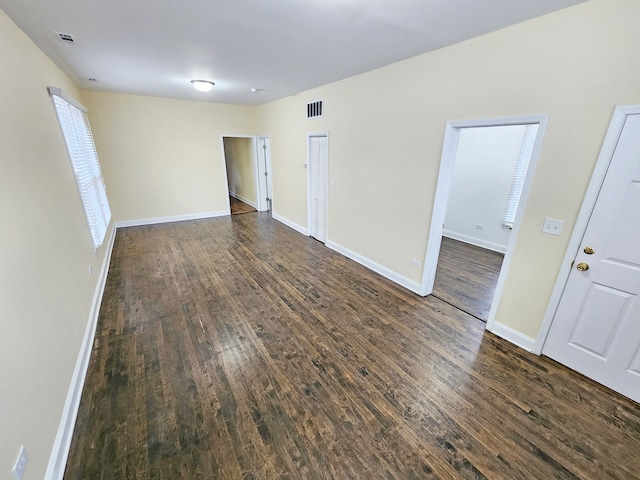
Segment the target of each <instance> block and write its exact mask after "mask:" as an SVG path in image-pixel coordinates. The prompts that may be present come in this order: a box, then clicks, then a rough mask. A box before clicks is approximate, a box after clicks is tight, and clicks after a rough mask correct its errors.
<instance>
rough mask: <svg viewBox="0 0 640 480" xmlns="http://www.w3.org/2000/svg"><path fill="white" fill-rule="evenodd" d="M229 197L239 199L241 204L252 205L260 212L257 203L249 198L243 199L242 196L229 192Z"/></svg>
mask: <svg viewBox="0 0 640 480" xmlns="http://www.w3.org/2000/svg"><path fill="white" fill-rule="evenodd" d="M229 195H231V196H232V197H233V198H237V199H238V200H240V201H241V202H244V203H246V204H247V205H251V206H252V207H253V208H255V209H256V210H258V206H257V205H256V202H252V201H251V200H249V199H248V198H245V197H243V196H242V195H238V194H237V193H235V192H229Z"/></svg>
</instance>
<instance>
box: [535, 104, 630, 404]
mask: <svg viewBox="0 0 640 480" xmlns="http://www.w3.org/2000/svg"><path fill="white" fill-rule="evenodd" d="M587 247H592V248H593V249H594V250H595V252H594V253H592V254H588V253H587V252H586V251H585V248H587ZM580 263H586V264H587V265H588V266H589V268H588V270H586V271H580V270H578V269H577V266H578V265H579V264H580ZM639 295H640V114H635V115H629V116H628V117H627V119H626V121H625V124H624V126H623V129H622V133H621V134H620V138H619V139H618V143H617V145H616V148H615V151H614V154H613V156H612V158H611V163H610V165H609V169H608V170H607V174H606V176H605V179H604V182H603V184H602V188H601V190H600V193H599V195H598V199H597V201H596V205H595V207H594V209H593V212H592V214H591V217H590V219H589V223H588V225H587V228H586V230H585V233H584V237H583V240H582V244H581V246H580V250H579V252H578V254H577V256H576V258H575V262H574V266H573V270H572V272H571V274H570V275H569V279H568V281H567V284H566V286H565V290H564V292H563V295H562V299H561V300H560V304H559V306H558V309H557V311H556V315H555V317H554V320H553V324H552V326H551V329H550V331H549V336H548V337H547V341H546V342H545V345H544V349H543V353H544V354H545V355H548V356H549V357H551V358H553V359H555V360H557V361H559V362H561V363H563V364H565V365H567V366H569V367H571V368H573V369H575V370H577V371H579V372H581V373H583V374H585V375H587V376H589V377H591V378H593V379H594V380H596V381H598V382H600V383H602V384H604V385H606V386H608V387H610V388H612V389H614V390H616V391H618V392H620V393H622V394H623V395H626V396H628V397H630V398H632V399H634V400H636V401H640V301H639V300H638V296H639Z"/></svg>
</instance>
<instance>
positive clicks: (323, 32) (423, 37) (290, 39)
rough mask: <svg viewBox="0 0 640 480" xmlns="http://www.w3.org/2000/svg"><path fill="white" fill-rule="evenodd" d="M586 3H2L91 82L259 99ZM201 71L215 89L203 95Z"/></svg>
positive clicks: (191, 95)
mask: <svg viewBox="0 0 640 480" xmlns="http://www.w3.org/2000/svg"><path fill="white" fill-rule="evenodd" d="M582 1H584V0H0V8H2V10H4V12H5V13H6V14H7V15H9V16H10V17H11V18H12V19H13V21H14V22H15V23H16V24H17V25H18V26H19V27H20V28H21V29H22V30H23V31H24V32H25V33H26V34H27V35H29V37H31V39H33V41H34V42H35V43H36V44H37V45H38V46H39V47H40V48H41V49H42V50H43V51H44V52H45V53H46V54H47V55H48V56H49V57H50V58H51V59H53V61H54V62H56V64H57V65H58V66H60V67H61V68H62V70H64V71H65V73H67V75H69V76H70V77H71V78H72V79H73V80H74V81H75V82H76V83H77V84H78V85H79V86H80V87H81V88H86V89H96V90H108V91H113V92H124V93H133V94H141V95H153V96H159V97H170V98H182V99H191V100H204V101H212V102H222V103H232V104H244V105H257V104H262V103H266V102H269V101H272V100H276V99H279V98H282V97H285V96H288V95H293V94H296V93H299V92H302V91H304V90H308V89H310V88H313V87H317V86H320V85H324V84H327V83H330V82H333V81H336V80H339V79H342V78H346V77H350V76H352V75H356V74H359V73H363V72H366V71H369V70H372V69H374V68H377V67H381V66H383V65H388V64H390V63H393V62H396V61H399V60H403V59H405V58H409V57H412V56H415V55H419V54H421V53H425V52H428V51H431V50H435V49H438V48H441V47H444V46H447V45H451V44H454V43H457V42H460V41H463V40H466V39H469V38H472V37H475V36H478V35H482V34H484V33H488V32H491V31H495V30H498V29H501V28H504V27H506V26H508V25H512V24H515V23H518V22H522V21H524V20H528V19H530V18H534V17H537V16H540V15H544V14H546V13H550V12H553V11H555V10H560V9H562V8H566V7H569V6H572V5H576V4H578V3H581V2H582ZM54 31H58V32H64V33H70V34H72V35H74V36H75V40H76V44H75V45H68V44H65V43H63V42H62V41H61V40H59V39H58V37H57V36H56V35H55V34H54ZM91 77H93V78H96V79H97V80H98V82H97V83H91V82H89V81H87V78H91ZM191 79H208V80H212V81H214V82H215V83H216V86H215V87H214V89H213V90H212V91H211V92H209V93H200V92H196V91H195V90H194V89H193V87H192V86H191V84H190V83H189V80H191ZM251 88H259V89H263V90H264V91H263V92H259V93H251V91H250V90H251Z"/></svg>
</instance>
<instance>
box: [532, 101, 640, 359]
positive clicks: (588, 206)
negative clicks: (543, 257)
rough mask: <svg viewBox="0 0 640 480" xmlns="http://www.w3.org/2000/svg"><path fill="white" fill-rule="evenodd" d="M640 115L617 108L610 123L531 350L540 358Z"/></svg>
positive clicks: (635, 108) (632, 108) (636, 109)
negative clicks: (622, 146)
mask: <svg viewBox="0 0 640 480" xmlns="http://www.w3.org/2000/svg"><path fill="white" fill-rule="evenodd" d="M637 114H640V105H624V106H617V107H616V108H615V110H614V112H613V116H612V117H611V122H610V123H609V129H608V130H607V134H606V136H605V139H604V142H603V143H602V148H601V150H600V155H599V156H598V160H597V161H596V166H595V168H594V170H593V174H592V175H591V180H589V186H588V188H587V192H586V194H585V196H584V200H583V201H582V207H581V208H580V213H579V214H578V218H577V220H576V223H575V225H574V227H573V231H572V233H571V237H570V239H569V244H568V246H567V250H566V253H565V255H564V258H563V260H562V265H561V267H560V272H559V273H558V277H557V278H556V283H555V285H554V287H553V290H552V292H551V297H550V298H549V303H548V304H547V309H546V311H545V314H544V317H543V319H542V325H541V326H540V330H539V331H538V335H537V337H536V341H535V343H534V345H533V348H532V350H531V352H532V353H535V354H536V355H540V354H541V353H542V349H543V347H544V343H545V342H546V340H547V336H548V335H549V331H550V330H551V324H552V323H553V319H554V317H555V315H556V311H557V310H558V306H559V305H560V300H561V299H562V295H563V293H564V289H565V286H566V284H567V282H568V281H569V275H570V274H571V268H572V262H573V260H574V259H575V257H576V255H577V254H578V250H579V249H580V245H581V244H582V239H583V237H584V234H585V231H586V230H587V226H588V224H589V219H590V218H591V213H592V212H593V209H594V208H595V206H596V202H597V201H598V195H599V194H600V189H601V187H602V184H603V183H604V179H605V177H606V175H607V170H608V169H609V165H610V164H611V160H612V159H613V154H614V153H615V150H616V147H617V145H618V139H619V138H620V135H621V134H622V129H623V128H624V124H625V122H626V119H627V116H629V115H637Z"/></svg>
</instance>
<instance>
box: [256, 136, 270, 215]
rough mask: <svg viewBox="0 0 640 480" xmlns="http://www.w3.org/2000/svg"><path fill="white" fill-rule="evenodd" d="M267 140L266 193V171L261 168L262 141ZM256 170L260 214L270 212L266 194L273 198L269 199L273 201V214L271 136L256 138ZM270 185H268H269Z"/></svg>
mask: <svg viewBox="0 0 640 480" xmlns="http://www.w3.org/2000/svg"><path fill="white" fill-rule="evenodd" d="M264 139H266V140H267V141H268V142H267V143H268V146H267V156H266V158H267V160H266V162H267V165H266V171H267V173H268V175H267V181H266V183H265V184H264V185H265V186H266V187H267V190H268V191H266V192H263V191H262V188H261V185H263V183H262V182H263V181H264V171H263V168H262V167H261V166H260V152H259V150H260V140H264ZM265 145H266V144H265ZM255 146H256V153H255V155H256V168H257V169H258V171H257V177H256V179H257V180H256V183H257V184H258V211H259V212H266V211H268V210H269V202H268V201H267V200H266V196H265V195H266V194H269V193H270V194H271V197H269V198H270V199H271V213H273V171H272V167H271V136H270V135H258V136H256V143H255ZM267 184H268V185H267Z"/></svg>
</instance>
